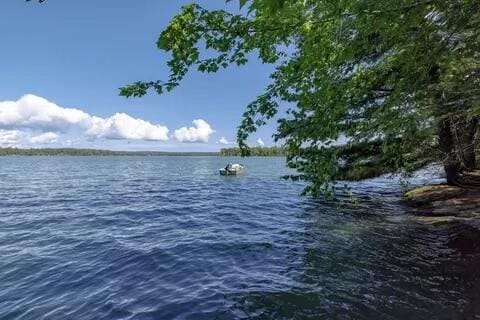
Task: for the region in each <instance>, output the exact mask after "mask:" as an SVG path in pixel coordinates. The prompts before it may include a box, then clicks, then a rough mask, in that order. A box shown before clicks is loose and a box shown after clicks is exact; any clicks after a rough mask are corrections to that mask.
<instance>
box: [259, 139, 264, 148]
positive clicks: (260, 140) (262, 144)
mask: <svg viewBox="0 0 480 320" xmlns="http://www.w3.org/2000/svg"><path fill="white" fill-rule="evenodd" d="M257 144H258V145H259V146H260V147H263V146H264V145H265V142H263V140H262V139H260V138H258V139H257Z"/></svg>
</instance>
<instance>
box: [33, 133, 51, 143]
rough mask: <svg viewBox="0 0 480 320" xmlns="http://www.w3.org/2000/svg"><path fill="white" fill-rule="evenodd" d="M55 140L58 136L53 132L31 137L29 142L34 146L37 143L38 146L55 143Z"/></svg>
mask: <svg viewBox="0 0 480 320" xmlns="http://www.w3.org/2000/svg"><path fill="white" fill-rule="evenodd" d="M57 138H58V134H56V133H54V132H45V133H42V134H40V135H38V136H34V137H31V138H30V142H31V143H35V144H36V143H39V144H42V143H54V142H57Z"/></svg>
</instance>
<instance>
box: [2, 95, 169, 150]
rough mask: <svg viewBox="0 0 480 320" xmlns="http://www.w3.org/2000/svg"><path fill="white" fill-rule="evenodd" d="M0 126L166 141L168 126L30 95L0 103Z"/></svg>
mask: <svg viewBox="0 0 480 320" xmlns="http://www.w3.org/2000/svg"><path fill="white" fill-rule="evenodd" d="M0 129H7V130H11V129H15V130H19V129H20V130H21V129H28V130H32V131H40V132H44V133H49V132H50V133H54V132H67V131H70V130H80V131H81V132H83V133H85V134H86V135H88V136H90V137H93V138H105V139H132V140H155V141H166V140H168V128H167V127H165V126H161V125H156V124H152V123H150V122H148V121H145V120H142V119H136V118H133V117H131V116H129V115H127V114H125V113H116V114H115V115H113V116H111V117H109V118H101V117H96V116H92V115H90V114H88V113H86V112H84V111H82V110H79V109H73V108H63V107H60V106H58V105H56V104H55V103H53V102H50V101H48V100H46V99H44V98H41V97H38V96H35V95H31V94H28V95H25V96H23V97H22V98H20V99H19V100H17V101H3V102H0ZM51 136H52V135H51V134H50V137H51ZM46 137H47V136H45V137H44V138H46ZM34 138H35V137H34ZM34 138H32V139H34Z"/></svg>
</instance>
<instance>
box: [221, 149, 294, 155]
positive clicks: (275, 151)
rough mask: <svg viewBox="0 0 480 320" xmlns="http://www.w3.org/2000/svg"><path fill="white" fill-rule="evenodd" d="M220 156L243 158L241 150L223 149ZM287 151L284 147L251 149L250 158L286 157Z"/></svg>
mask: <svg viewBox="0 0 480 320" xmlns="http://www.w3.org/2000/svg"><path fill="white" fill-rule="evenodd" d="M220 155H221V156H226V157H232V156H241V155H242V150H241V149H240V148H222V149H220ZM286 155H287V153H286V150H285V149H284V148H282V147H251V148H249V156H252V157H285V156H286Z"/></svg>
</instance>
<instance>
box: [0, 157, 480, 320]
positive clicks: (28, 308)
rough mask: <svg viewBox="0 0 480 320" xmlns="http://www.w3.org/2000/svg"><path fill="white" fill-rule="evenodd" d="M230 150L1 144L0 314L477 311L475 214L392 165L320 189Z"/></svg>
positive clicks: (272, 315)
mask: <svg viewBox="0 0 480 320" xmlns="http://www.w3.org/2000/svg"><path fill="white" fill-rule="evenodd" d="M234 160H236V159H228V158H219V157H4V158H0V319H2V320H7V319H35V320H37V319H62V320H63V319H480V254H479V251H480V250H479V248H480V246H479V241H478V240H479V235H478V229H475V228H473V227H459V226H445V225H432V224H429V223H425V222H424V221H422V220H421V219H419V218H417V217H415V216H414V215H413V214H411V213H409V212H408V209H407V208H405V207H404V205H403V204H402V203H401V201H400V200H401V198H400V195H401V189H400V187H399V186H398V184H397V183H396V182H394V181H390V180H386V179H376V180H372V181H369V182H364V183H359V184H355V185H353V190H354V192H355V193H356V194H357V195H358V197H359V200H360V202H359V204H358V205H352V204H351V203H347V204H345V205H340V204H339V203H336V204H329V203H327V202H325V201H323V200H312V199H308V198H305V197H300V196H299V193H300V192H301V190H302V188H303V185H302V184H301V183H298V182H297V183H296V182H290V181H284V180H281V179H280V178H279V177H280V176H282V175H283V174H285V173H288V172H287V170H286V169H285V167H284V159H282V158H266V159H262V158H250V159H242V161H243V162H244V163H245V164H246V166H247V169H246V172H245V174H244V175H242V176H238V177H222V176H219V175H218V168H220V167H222V166H224V164H225V163H226V162H229V161H234ZM236 161H238V160H236Z"/></svg>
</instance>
